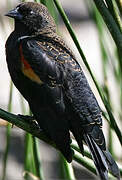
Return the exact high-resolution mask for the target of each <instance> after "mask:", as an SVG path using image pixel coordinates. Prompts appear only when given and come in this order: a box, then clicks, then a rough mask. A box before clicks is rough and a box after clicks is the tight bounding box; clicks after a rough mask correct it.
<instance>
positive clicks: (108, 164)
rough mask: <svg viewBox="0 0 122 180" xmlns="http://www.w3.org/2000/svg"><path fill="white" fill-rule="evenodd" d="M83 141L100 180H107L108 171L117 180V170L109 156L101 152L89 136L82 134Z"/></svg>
mask: <svg viewBox="0 0 122 180" xmlns="http://www.w3.org/2000/svg"><path fill="white" fill-rule="evenodd" d="M84 140H85V142H86V144H87V145H88V147H89V149H90V152H91V154H92V158H93V161H94V163H95V166H96V169H97V173H98V175H99V176H100V178H101V180H108V170H110V172H111V173H112V174H113V175H114V176H115V177H117V179H118V180H119V179H120V174H119V169H118V166H117V164H116V162H115V161H114V160H113V158H112V156H111V154H110V153H109V152H108V151H102V150H101V149H100V148H99V146H98V145H97V144H96V142H95V141H94V140H93V138H92V137H91V136H90V135H88V134H84Z"/></svg>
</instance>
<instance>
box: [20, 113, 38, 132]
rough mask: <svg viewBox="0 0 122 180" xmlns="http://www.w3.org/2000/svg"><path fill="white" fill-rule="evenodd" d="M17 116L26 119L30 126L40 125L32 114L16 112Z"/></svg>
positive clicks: (36, 126)
mask: <svg viewBox="0 0 122 180" xmlns="http://www.w3.org/2000/svg"><path fill="white" fill-rule="evenodd" d="M18 117H20V118H22V119H23V120H25V121H28V123H29V124H31V125H32V126H34V127H35V128H38V129H40V126H39V124H38V122H37V121H36V120H35V117H34V116H29V115H21V114H18Z"/></svg>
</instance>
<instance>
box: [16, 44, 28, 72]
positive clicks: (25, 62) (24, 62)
mask: <svg viewBox="0 0 122 180" xmlns="http://www.w3.org/2000/svg"><path fill="white" fill-rule="evenodd" d="M19 50H20V56H21V61H22V63H23V65H24V68H26V69H30V68H31V66H30V64H29V63H28V62H27V60H26V59H25V58H24V55H23V52H22V45H21V44H20V47H19Z"/></svg>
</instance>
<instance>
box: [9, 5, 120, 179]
mask: <svg viewBox="0 0 122 180" xmlns="http://www.w3.org/2000/svg"><path fill="white" fill-rule="evenodd" d="M6 15H7V16H9V17H12V18H14V20H15V29H14V31H13V32H12V33H11V35H10V36H9V38H8V40H7V42H6V60H7V64H8V69H9V72H10V75H11V78H12V81H13V83H14V84H15V86H16V87H17V89H18V90H19V91H20V93H21V94H22V95H23V96H24V98H25V99H26V100H27V101H28V103H29V106H30V109H31V111H32V113H33V115H34V117H35V118H36V120H37V121H38V123H39V126H40V128H41V129H43V130H44V131H45V133H46V134H47V135H48V136H49V137H50V138H51V139H52V140H53V141H54V142H55V144H56V146H57V148H58V149H59V150H60V151H61V152H62V154H63V155H64V156H65V158H66V159H67V161H68V162H71V161H72V156H73V154H72V150H71V148H70V134H69V131H71V132H72V133H73V135H74V137H75V139H76V141H77V143H78V145H79V147H80V150H81V152H82V154H83V151H84V149H83V141H85V142H86V144H87V145H88V147H89V149H90V151H91V154H92V157H93V160H94V163H95V165H96V168H97V172H98V174H99V175H100V178H101V179H105V180H106V179H108V169H109V170H110V171H111V172H112V173H113V174H114V175H115V176H116V177H118V179H119V170H118V166H117V165H116V163H115V161H114V160H113V158H112V156H111V154H110V153H109V152H108V151H107V150H106V145H105V139H104V135H103V132H102V129H101V127H102V119H101V110H100V107H99V105H98V103H97V101H96V98H95V96H94V94H93V93H92V91H91V89H90V87H89V84H88V82H87V80H86V77H85V76H84V73H83V71H82V69H81V67H80V66H79V64H78V62H77V60H76V59H75V57H74V55H73V54H72V52H71V50H70V49H69V48H68V46H67V45H66V44H65V42H64V41H63V40H62V39H61V37H59V36H58V35H57V33H56V25H55V23H54V21H53V19H52V17H51V16H50V14H49V13H48V10H47V8H46V7H45V6H44V5H42V4H38V3H33V2H28V3H21V4H19V5H18V6H17V7H16V8H15V9H13V10H11V11H9V12H8V13H7V14H6Z"/></svg>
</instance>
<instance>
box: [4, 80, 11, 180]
mask: <svg viewBox="0 0 122 180" xmlns="http://www.w3.org/2000/svg"><path fill="white" fill-rule="evenodd" d="M12 95H13V83H12V81H11V82H10V91H9V101H8V108H7V109H8V111H9V112H11V111H12ZM10 140H11V124H10V123H8V125H7V128H6V147H5V152H4V156H3V170H2V173H3V174H2V180H5V179H6V169H7V162H8V153H9V147H10Z"/></svg>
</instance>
